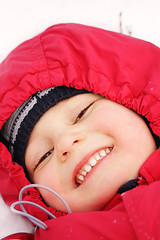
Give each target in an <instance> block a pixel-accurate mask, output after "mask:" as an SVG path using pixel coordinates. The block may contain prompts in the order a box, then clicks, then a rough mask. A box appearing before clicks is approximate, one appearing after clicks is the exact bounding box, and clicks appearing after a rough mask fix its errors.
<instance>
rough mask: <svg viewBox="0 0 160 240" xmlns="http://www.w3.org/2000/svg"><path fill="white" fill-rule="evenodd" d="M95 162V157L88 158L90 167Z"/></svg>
mask: <svg viewBox="0 0 160 240" xmlns="http://www.w3.org/2000/svg"><path fill="white" fill-rule="evenodd" d="M96 163H97V161H96V159H94V158H91V159H90V160H89V164H90V165H91V166H92V167H93V166H95V165H96Z"/></svg>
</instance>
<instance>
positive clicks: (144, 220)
mask: <svg viewBox="0 0 160 240" xmlns="http://www.w3.org/2000/svg"><path fill="white" fill-rule="evenodd" d="M159 78H160V49H159V48H158V47H156V46H154V45H152V44H150V43H148V42H145V41H142V40H138V39H135V38H132V37H129V36H124V35H122V34H119V33H114V32H109V31H105V30H102V29H97V28H93V27H88V26H83V25H79V24H60V25H55V26H52V27H50V28H48V29H47V30H46V31H44V32H43V33H41V34H40V35H38V36H36V37H34V38H32V39H31V40H28V41H26V42H24V43H22V44H21V45H20V46H18V47H17V48H16V49H15V50H13V51H12V52H11V54H9V56H8V57H7V58H6V59H5V60H4V61H3V62H2V64H1V65H0V84H1V88H0V128H1V127H2V125H3V123H4V122H5V121H6V119H8V118H9V116H10V115H11V113H12V112H13V111H14V110H15V109H16V108H17V107H18V106H19V105H21V104H22V103H23V102H24V101H25V100H27V99H28V98H29V96H31V95H32V94H34V93H35V92H37V91H39V90H43V89H46V88H49V87H51V86H61V85H66V86H69V85H70V86H73V87H75V88H78V89H81V88H85V89H87V90H88V91H92V92H94V93H96V94H98V93H99V94H101V95H103V96H105V97H106V98H107V99H110V100H112V101H116V102H118V103H120V104H123V105H125V106H126V107H127V108H131V109H133V110H134V111H136V112H137V113H138V114H140V115H142V116H145V117H146V118H147V119H148V121H149V122H150V126H151V128H152V130H153V132H154V133H155V134H156V135H157V136H160V101H159V100H160V82H159ZM159 169H160V150H159V149H158V150H156V151H155V152H154V153H153V154H152V155H151V156H150V157H149V159H148V160H147V161H146V162H145V163H144V165H143V166H142V167H141V169H140V171H139V174H140V176H141V178H140V184H139V186H138V187H136V188H134V189H132V190H130V191H127V192H125V193H124V194H122V195H120V194H117V195H116V196H115V198H114V199H113V200H112V201H111V203H110V204H108V205H106V208H105V209H103V211H97V212H84V213H71V214H69V215H67V216H62V217H59V218H57V219H53V220H51V219H49V218H48V216H47V214H46V213H43V212H42V211H40V210H38V209H35V208H33V207H32V206H27V207H26V209H27V212H29V213H30V214H32V215H34V216H36V217H38V218H39V219H41V220H42V221H44V222H46V224H47V225H48V229H47V230H42V229H37V230H36V233H35V236H34V239H38V240H41V239H55V240H56V239H57V240H58V239H67V238H69V239H77V240H78V239H87V240H88V239H92V240H94V239H116V240H117V239H118V240H121V239H123V240H124V239H130V240H132V239H140V240H144V239H160V230H159V229H160V204H159V203H160V181H159V180H160V170H159ZM0 176H1V181H0V193H1V194H2V196H3V198H4V200H5V202H6V203H7V204H8V205H10V204H11V203H13V202H15V201H17V200H18V194H19V191H20V189H21V188H22V187H23V186H25V185H27V184H29V182H28V180H27V179H26V178H25V175H24V172H23V169H22V167H21V166H19V165H18V164H16V163H13V162H12V160H11V156H10V153H9V152H8V151H7V149H6V148H5V146H4V145H3V144H2V143H0ZM24 200H29V201H32V202H36V203H38V204H40V205H42V206H44V207H45V208H48V207H47V206H45V204H44V203H43V202H42V199H41V197H40V195H39V193H38V191H37V190H35V189H31V190H28V191H27V192H26V193H25V194H24ZM48 209H49V210H50V211H51V212H52V213H55V214H56V215H57V216H59V215H63V214H61V213H57V212H55V210H54V209H52V208H48ZM19 237H20V236H19ZM14 238H15V236H14ZM16 238H18V235H17V236H16ZM24 239H25V238H24Z"/></svg>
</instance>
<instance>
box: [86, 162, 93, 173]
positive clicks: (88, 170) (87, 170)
mask: <svg viewBox="0 0 160 240" xmlns="http://www.w3.org/2000/svg"><path fill="white" fill-rule="evenodd" d="M91 169H92V167H91V166H90V165H88V164H87V165H85V166H84V170H85V171H86V172H90V171H91Z"/></svg>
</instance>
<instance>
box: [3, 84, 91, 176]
mask: <svg viewBox="0 0 160 240" xmlns="http://www.w3.org/2000/svg"><path fill="white" fill-rule="evenodd" d="M82 93H88V91H86V90H84V89H82V90H78V89H75V88H72V87H66V86H61V87H51V88H49V89H46V90H43V91H39V92H37V93H35V94H34V95H32V96H31V97H30V98H29V99H28V100H27V101H25V102H24V103H23V104H22V105H21V106H20V107H18V108H17V109H16V110H15V111H14V112H13V113H12V115H11V116H10V118H9V119H8V120H7V121H6V123H5V124H4V125H3V127H2V129H1V141H2V142H3V143H4V144H5V145H6V147H7V148H8V150H9V151H10V153H11V155H12V160H13V161H14V162H17V163H18V164H20V165H21V166H22V167H23V168H24V171H25V173H27V170H26V166H25V160H24V155H25V150H26V147H27V143H28V139H29V136H30V134H31V132H32V130H33V127H34V126H35V124H36V123H37V121H38V120H39V119H40V117H41V116H42V115H43V114H44V113H45V112H46V111H47V110H49V109H50V108H51V107H53V106H54V105H56V104H57V103H58V102H60V101H62V100H65V99H68V98H70V97H73V96H75V95H77V94H82Z"/></svg>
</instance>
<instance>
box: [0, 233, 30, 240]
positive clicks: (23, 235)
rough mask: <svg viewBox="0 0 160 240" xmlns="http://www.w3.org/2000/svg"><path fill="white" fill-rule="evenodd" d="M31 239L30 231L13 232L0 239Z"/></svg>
mask: <svg viewBox="0 0 160 240" xmlns="http://www.w3.org/2000/svg"><path fill="white" fill-rule="evenodd" d="M33 239H34V235H33V234H30V233H15V234H12V235H10V236H7V237H5V238H2V240H33Z"/></svg>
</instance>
